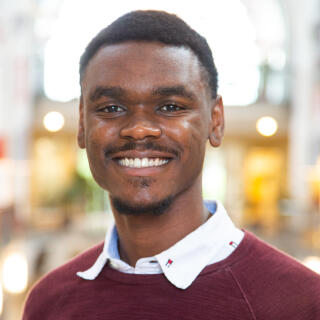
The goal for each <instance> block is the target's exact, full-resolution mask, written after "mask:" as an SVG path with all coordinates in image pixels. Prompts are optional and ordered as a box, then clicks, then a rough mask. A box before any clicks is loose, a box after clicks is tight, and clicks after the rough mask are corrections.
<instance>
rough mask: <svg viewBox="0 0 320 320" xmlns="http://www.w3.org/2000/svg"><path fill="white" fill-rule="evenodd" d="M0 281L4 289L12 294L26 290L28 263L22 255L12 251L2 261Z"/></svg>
mask: <svg viewBox="0 0 320 320" xmlns="http://www.w3.org/2000/svg"><path fill="white" fill-rule="evenodd" d="M2 281H3V287H4V289H5V290H6V291H7V292H9V293H13V294H19V293H22V292H24V291H25V290H26V288H27V285H28V263H27V259H26V258H25V256H24V255H22V254H20V253H17V252H14V253H11V254H9V255H8V256H7V257H6V258H5V259H4V262H3V268H2Z"/></svg>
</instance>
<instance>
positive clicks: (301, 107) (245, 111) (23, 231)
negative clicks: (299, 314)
mask: <svg viewBox="0 0 320 320" xmlns="http://www.w3.org/2000/svg"><path fill="white" fill-rule="evenodd" d="M134 9H162V10H166V11H168V12H173V13H176V14H178V15H179V16H181V17H182V18H183V19H185V20H186V21H187V22H188V23H189V24H190V25H191V26H192V27H193V28H194V29H196V30H197V31H199V32H200V33H201V34H202V35H204V36H205V37H206V38H207V40H208V42H209V45H210V46H211V49H212V51H213V56H214V58H215V62H216V65H217V68H218V71H219V75H220V81H219V93H220V94H221V95H222V96H223V98H224V102H225V105H226V110H225V113H226V134H225V140H224V143H223V145H222V147H220V148H219V149H216V150H213V149H212V148H209V147H208V150H207V156H206V159H205V166H204V179H203V192H204V198H206V199H218V200H220V201H222V202H223V203H224V205H225V206H226V208H227V209H228V212H229V214H230V216H231V217H232V219H233V220H234V221H235V223H236V224H237V225H238V226H240V227H242V228H246V229H249V230H251V231H253V232H254V233H255V234H257V235H259V236H260V237H262V238H263V239H265V240H267V241H268V242H271V243H272V244H274V245H276V246H277V247H278V248H280V249H282V250H284V251H285V252H287V253H289V254H290V255H292V256H294V257H296V258H297V259H298V260H300V261H301V262H302V263H304V264H305V265H307V266H308V267H310V268H312V269H313V270H315V271H316V272H319V273H320V1H319V0H304V1H301V0H259V1H255V0H224V1H219V0H210V1H203V0H198V1H196V4H195V2H194V1H192V2H191V1H184V2H183V4H182V2H181V3H180V2H178V1H170V0H168V1H167V0H162V1H161V4H159V3H158V2H156V1H150V0H130V1H129V0H127V1H124V0H118V1H108V0H100V1H99V0H81V1H79V0H15V1H12V0H0V319H1V320H16V319H19V318H20V314H21V308H22V306H23V301H24V299H25V296H26V293H27V291H28V289H30V287H31V286H32V284H33V283H34V282H35V281H36V280H37V279H39V277H41V276H42V275H43V274H44V273H46V272H48V271H49V270H52V269H53V268H55V267H56V266H58V265H61V264H62V263H64V262H65V261H66V260H69V259H70V258H71V257H73V256H74V255H76V254H77V253H79V252H81V251H83V250H85V249H87V248H89V247H90V246H92V245H93V244H96V243H98V242H100V241H103V239H104V234H105V231H106V230H107V229H108V226H109V225H110V221H111V219H112V215H111V213H110V208H109V203H108V198H107V194H106V192H104V191H102V190H101V189H100V188H99V187H98V186H97V185H96V184H95V182H94V180H93V179H92V177H91V174H90V171H89V168H88V163H87V160H86V155H85V153H84V152H83V151H82V150H80V149H79V148H78V147H77V144H76V133H77V123H78V97H79V92H80V90H79V85H78V82H79V78H78V61H79V57H80V55H81V53H82V52H83V50H84V48H85V46H86V44H87V43H88V42H89V41H90V39H91V38H92V37H93V36H94V35H95V34H96V33H97V32H98V31H99V30H100V29H101V28H103V27H105V26H106V25H108V24H109V23H110V22H112V21H113V20H114V19H116V18H117V17H119V16H120V15H122V14H123V13H126V12H128V11H130V10H134Z"/></svg>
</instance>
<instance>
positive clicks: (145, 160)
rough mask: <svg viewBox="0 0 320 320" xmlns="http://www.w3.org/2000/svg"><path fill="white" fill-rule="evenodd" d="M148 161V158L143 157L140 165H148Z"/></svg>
mask: <svg viewBox="0 0 320 320" xmlns="http://www.w3.org/2000/svg"><path fill="white" fill-rule="evenodd" d="M148 164H149V161H148V158H143V159H142V161H141V167H143V168H144V167H148Z"/></svg>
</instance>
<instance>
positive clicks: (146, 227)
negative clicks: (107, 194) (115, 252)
mask: <svg viewBox="0 0 320 320" xmlns="http://www.w3.org/2000/svg"><path fill="white" fill-rule="evenodd" d="M113 213H114V217H115V222H116V226H117V231H118V234H119V253H120V257H121V259H122V260H123V261H125V262H127V263H128V264H129V265H131V266H135V264H136V262H137V260H139V259H140V258H143V257H152V256H154V255H156V254H159V253H160V252H162V251H164V250H166V249H168V248H170V247H171V246H172V245H174V244H175V243H176V242H178V241H179V240H181V239H182V238H184V237H185V236H186V235H188V234H189V233H190V232H192V231H194V230H195V229H197V228H198V227H199V226H200V225H201V224H203V223H204V222H205V221H206V220H207V219H208V217H209V212H208V210H207V209H206V208H205V207H204V205H203V200H202V194H201V184H200V186H198V187H197V188H196V190H194V188H191V189H190V190H187V191H185V192H184V193H183V194H180V195H179V196H177V197H176V198H175V199H174V201H173V203H172V204H171V206H170V207H169V208H168V210H167V211H166V212H164V213H163V214H161V215H159V216H154V215H140V216H139V215H138V216H133V215H122V214H119V213H118V212H116V211H115V210H114V208H113Z"/></svg>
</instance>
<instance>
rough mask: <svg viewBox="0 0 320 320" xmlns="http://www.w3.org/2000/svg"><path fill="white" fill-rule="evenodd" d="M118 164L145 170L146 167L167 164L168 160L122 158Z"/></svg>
mask: <svg viewBox="0 0 320 320" xmlns="http://www.w3.org/2000/svg"><path fill="white" fill-rule="evenodd" d="M118 162H119V164H120V165H121V166H123V167H130V168H147V167H159V166H162V165H164V164H166V163H168V162H169V160H168V159H160V158H143V159H139V158H124V159H119V161H118Z"/></svg>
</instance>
